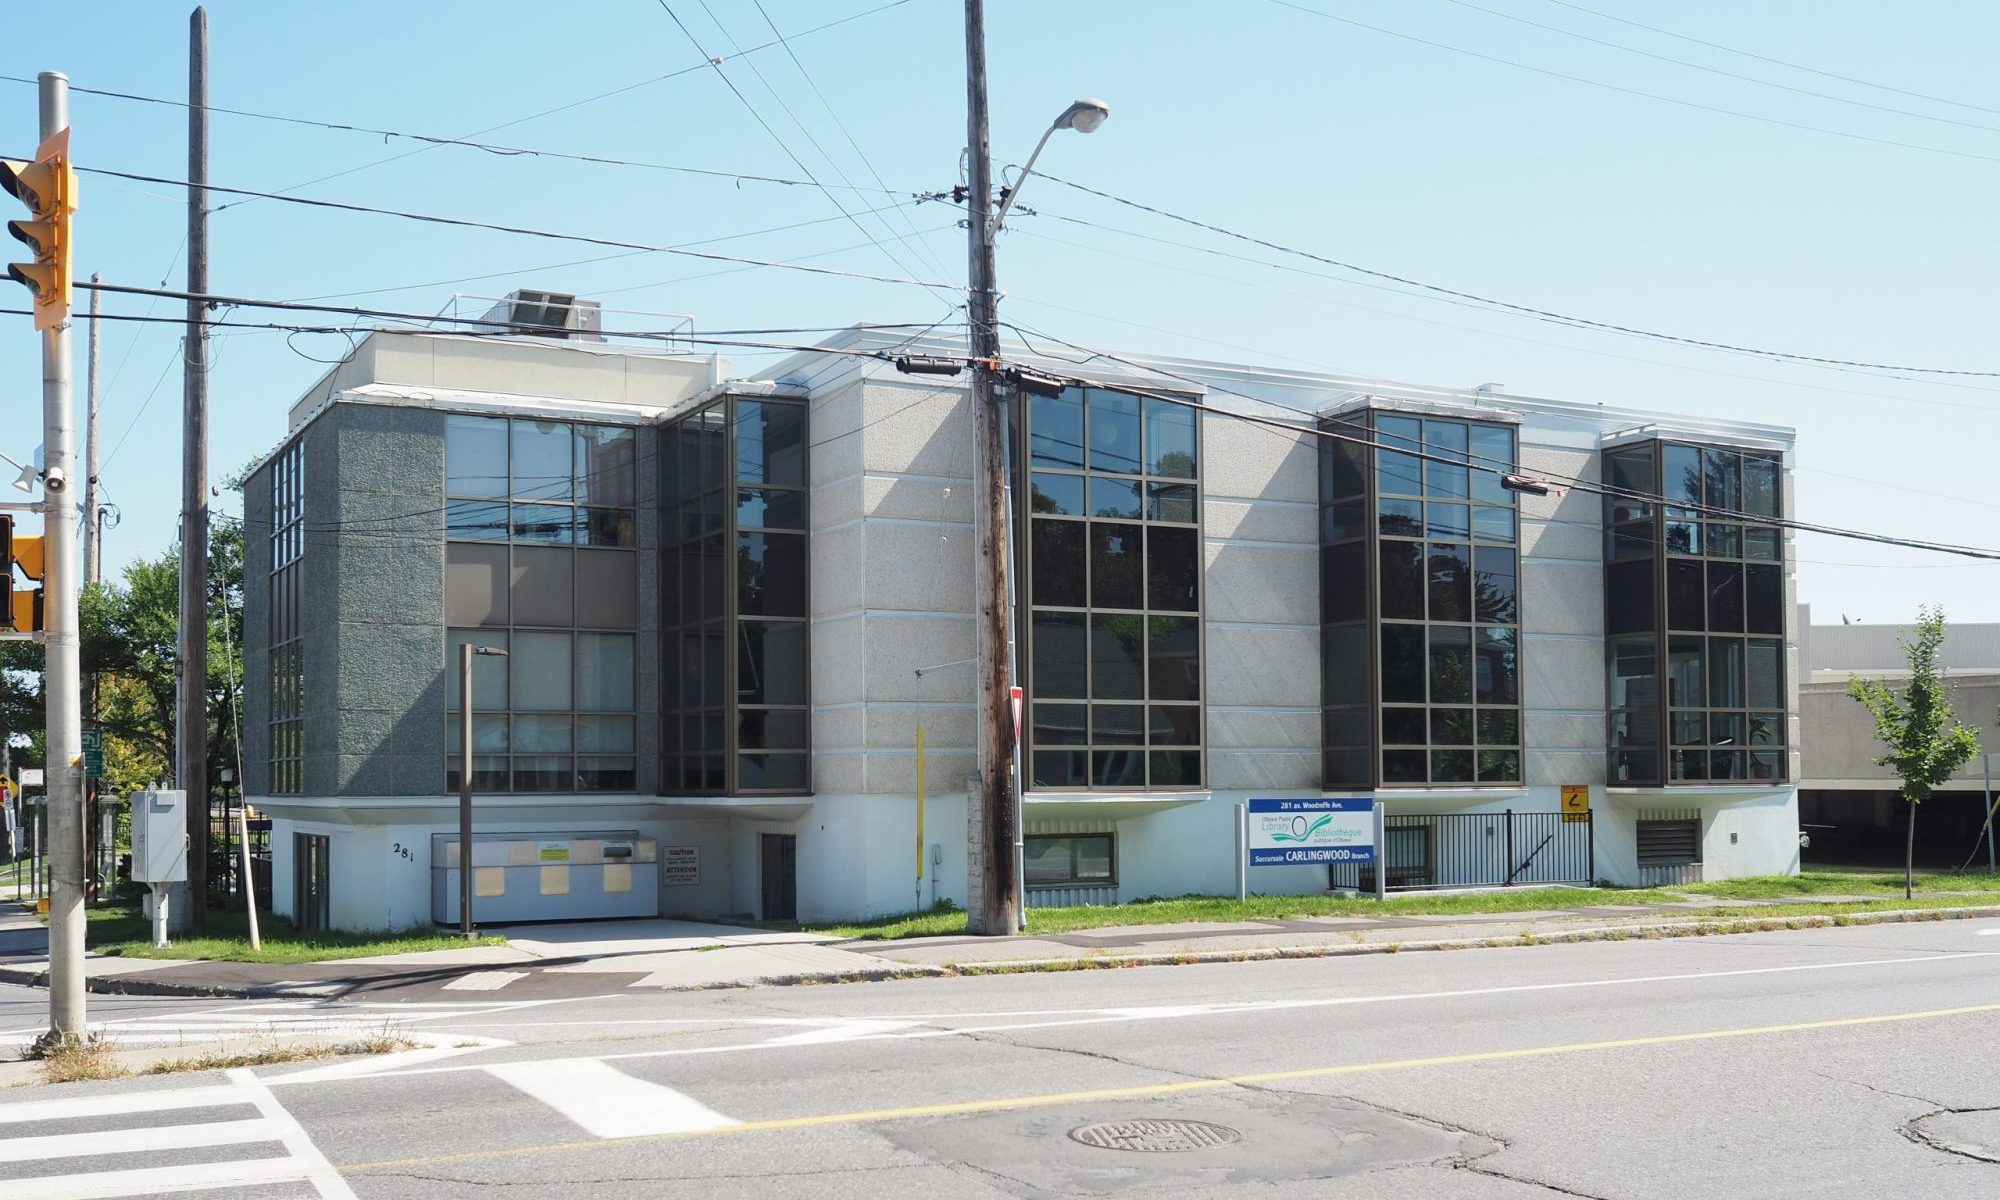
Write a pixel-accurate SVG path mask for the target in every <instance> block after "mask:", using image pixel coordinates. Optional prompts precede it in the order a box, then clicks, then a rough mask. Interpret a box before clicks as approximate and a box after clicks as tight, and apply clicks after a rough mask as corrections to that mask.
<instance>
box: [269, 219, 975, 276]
mask: <svg viewBox="0 0 2000 1200" xmlns="http://www.w3.org/2000/svg"><path fill="white" fill-rule="evenodd" d="M893 207H897V206H895V205H889V206H885V207H884V208H882V209H873V210H870V211H874V212H882V211H886V210H887V208H893ZM838 220H840V218H839V217H837V216H836V217H815V218H813V219H812V220H810V221H798V222H795V223H793V224H790V225H774V226H772V227H770V228H768V229H757V230H752V231H750V232H748V233H732V234H725V235H723V236H721V237H714V238H704V239H702V240H700V241H695V242H682V243H680V245H681V246H683V247H686V246H706V245H712V244H713V243H715V242H725V241H732V240H734V239H737V238H746V237H760V236H762V235H764V234H770V233H784V232H788V231H790V230H793V229H804V228H806V227H808V226H812V225H827V224H831V223H832V222H835V221H838ZM942 228H949V227H948V226H934V227H933V228H931V229H930V230H927V231H924V232H928V233H936V232H937V231H938V230H939V229H942ZM870 244H871V243H867V242H863V243H861V244H860V245H858V246H842V247H840V248H838V249H834V250H823V251H820V252H818V253H815V254H804V255H798V256H796V257H794V258H788V259H785V260H783V261H784V262H786V263H788V264H789V263H793V262H801V261H804V260H806V259H813V258H827V257H830V256H832V255H835V254H844V253H846V252H847V251H850V250H859V249H861V248H862V247H863V246H867V245H870ZM651 253H653V252H652V251H650V250H622V251H620V252H618V253H617V254H597V255H592V256H591V257H589V258H572V259H566V260H564V261H562V262H555V263H542V264H540V265H538V266H532V267H516V268H513V269H512V270H507V271H488V272H486V273H484V274H480V275H460V276H457V277H455V278H452V279H433V280H429V281H426V282H424V283H402V284H397V285H395V286H393V287H381V288H362V289H360V290H358V291H352V292H322V293H320V294H319V295H316V296H300V297H297V299H300V300H346V299H351V298H352V297H355V296H380V295H386V294H388V293H390V292H416V291H422V290H424V289H426V288H435V287H449V286H451V285H453V284H458V283H480V282H483V281H485V280H488V279H512V278H518V277H520V276H523V275H533V274H536V273H538V272H542V271H559V270H562V269H563V268H565V267H584V266H591V265H594V264H596V263H605V262H616V261H618V260H620V259H626V258H640V257H643V256H645V255H647V254H651ZM756 269H757V268H755V267H731V268H729V270H728V271H723V272H708V273H704V274H700V275H682V276H676V277H674V278H673V279H669V280H659V281H656V282H653V283H642V284H633V285H630V286H627V287H616V288H592V289H591V295H592V296H610V295H616V294H618V293H619V292H631V291H641V290H643V289H645V288H650V287H659V286H661V284H664V283H680V282H683V281H685V280H689V279H710V278H713V277H714V276H715V275H717V274H734V273H735V272H737V271H753V270H756Z"/></svg>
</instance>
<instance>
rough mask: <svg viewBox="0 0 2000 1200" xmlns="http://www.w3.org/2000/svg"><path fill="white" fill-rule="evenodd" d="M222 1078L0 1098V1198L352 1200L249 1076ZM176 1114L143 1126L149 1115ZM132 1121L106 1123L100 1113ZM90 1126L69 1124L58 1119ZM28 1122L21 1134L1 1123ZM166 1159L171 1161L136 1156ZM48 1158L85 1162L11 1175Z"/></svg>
mask: <svg viewBox="0 0 2000 1200" xmlns="http://www.w3.org/2000/svg"><path fill="white" fill-rule="evenodd" d="M228 1079H229V1082H228V1083H226V1084H218V1085H211V1086H207V1087H193V1088H169V1089H164V1090H159V1091H143V1092H124V1093H118V1094H113V1095H95V1096H84V1097H72V1098H67V1099H61V1100H25V1101H16V1102H12V1103H0V1196H5V1197H7V1200H111V1198H113V1197H119V1196H150V1195H159V1194H162V1193H173V1192H193V1191H208V1190H212V1189H216V1188H229V1187H250V1186H263V1185H273V1184H282V1183H289V1184H292V1185H294V1186H296V1187H305V1188H310V1189H311V1190H312V1192H313V1193H314V1194H316V1195H318V1196H319V1197H321V1198H322V1200H354V1192H353V1190H352V1189H351V1188H349V1187H348V1186H347V1183H346V1181H345V1180H343V1179H342V1178H341V1177H340V1173H339V1172H338V1171H336V1170H335V1169H334V1167H333V1164H331V1163H329V1162H328V1161H327V1160H326V1156H325V1155H323V1154H321V1153H320V1152H319V1149H318V1148H317V1147H315V1146H314V1145H313V1143H312V1139H311V1138H310V1137H309V1136H308V1135H307V1134H306V1131H305V1129H304V1128H303V1127H302V1126H300V1124H299V1123H298V1121H297V1120H296V1119H294V1118H293V1117H292V1115H291V1114H290V1113H289V1112H286V1111H285V1109H284V1106H282V1105H280V1104H279V1103H278V1101H277V1099H276V1097H274V1096H272V1095H271V1092H270V1090H269V1089H267V1088H266V1087H265V1086H264V1085H263V1084H262V1083H261V1082H259V1081H258V1080H257V1078H256V1076H255V1075H253V1074H252V1073H251V1072H249V1071H245V1070H233V1071H230V1072H229V1073H228ZM219 1108H235V1109H244V1108H248V1109H252V1110H254V1111H255V1112H256V1114H257V1115H256V1116H254V1117H249V1116H234V1117H223V1116H222V1115H221V1114H218V1113H216V1112H215V1111H214V1110H216V1109H219ZM162 1113H169V1114H173V1115H174V1116H177V1117H181V1118H184V1119H183V1120H182V1121H181V1122H180V1123H170V1124H152V1123H146V1122H149V1121H151V1119H152V1117H153V1115H154V1114H162ZM111 1117H136V1118H140V1119H141V1120H140V1122H138V1123H124V1124H121V1125H119V1126H118V1127H114V1128H105V1127H103V1126H104V1122H105V1119H106V1118H111ZM66 1124H68V1125H79V1124H89V1125H90V1126H92V1128H87V1129H75V1128H72V1129H68V1130H65V1129H64V1128H63V1126H64V1125H66ZM27 1125H32V1126H33V1127H34V1132H33V1133H31V1134H28V1135H26V1136H9V1133H10V1132H11V1131H10V1130H8V1128H7V1127H9V1126H27ZM215 1147H241V1148H242V1150H243V1153H241V1154H240V1155H239V1156H235V1157H230V1158H226V1159H221V1160H218V1161H212V1162H192V1163H191V1162H184V1161H182V1162H176V1161H171V1159H172V1158H173V1157H174V1156H175V1155H177V1154H179V1155H183V1156H184V1152H186V1151H190V1150H196V1151H199V1150H207V1149H213V1148H215ZM147 1155H152V1156H154V1157H155V1158H156V1159H157V1158H159V1157H161V1156H165V1157H167V1158H168V1159H169V1160H170V1161H165V1162H158V1161H156V1162H153V1163H151V1164H148V1163H147V1162H145V1161H144V1158H145V1156H147ZM49 1164H60V1165H74V1166H78V1167H84V1168H86V1169H84V1170H81V1171H70V1172H66V1173H61V1174H34V1175H23V1174H19V1173H17V1172H16V1171H14V1170H12V1168H16V1167H21V1168H29V1169H38V1170H46V1169H47V1167H48V1165H49Z"/></svg>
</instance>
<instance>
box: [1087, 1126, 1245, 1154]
mask: <svg viewBox="0 0 2000 1200" xmlns="http://www.w3.org/2000/svg"><path fill="white" fill-rule="evenodd" d="M1069 1136H1070V1139H1071V1140H1072V1141H1078V1142H1082V1143H1083V1144H1084V1145H1086V1146H1095V1147H1097V1148H1098V1149H1099V1150H1164V1151H1174V1150H1213V1149H1215V1148H1216V1147H1217V1146H1232V1145H1235V1144H1236V1143H1237V1142H1240V1141H1242V1140H1243V1135H1242V1134H1240V1133H1238V1132H1236V1131H1235V1130H1234V1129H1231V1128H1229V1126H1227V1125H1211V1124H1209V1123H1208V1122H1207V1121H1105V1122H1103V1123H1102V1124H1098V1125H1085V1126H1082V1127H1081V1128H1078V1129H1072V1130H1070V1131H1069Z"/></svg>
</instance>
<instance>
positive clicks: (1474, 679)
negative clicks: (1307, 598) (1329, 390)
mask: <svg viewBox="0 0 2000 1200" xmlns="http://www.w3.org/2000/svg"><path fill="white" fill-rule="evenodd" d="M1321 429H1322V430H1323V431H1324V432H1326V433H1328V434H1332V435H1334V436H1330V437H1325V438H1322V439H1320V541H1321V550H1320V620H1321V628H1320V635H1321V652H1322V655H1323V658H1322V662H1321V680H1322V701H1323V704H1324V708H1323V712H1322V733H1321V745H1322V754H1323V759H1324V761H1323V779H1324V781H1325V783H1326V786H1329V787H1364V788H1368V787H1394V786H1425V785H1454V786H1458V785H1466V784H1485V783H1490V784H1513V783H1519V782H1520V781H1521V710H1520V703H1521V700H1520V555H1519V551H1518V548H1517V545H1516V541H1517V530H1518V526H1519V519H1518V516H1519V514H1518V511H1517V502H1516V499H1515V495H1514V493H1512V492H1510V491H1508V490H1507V489H1506V488H1504V487H1502V486H1501V484H1500V477H1501V475H1502V474H1504V473H1506V472H1509V471H1512V470H1513V469H1514V465H1515V439H1514V430H1513V428H1512V427H1511V426H1508V425H1501V424H1495V423H1488V422H1479V421H1459V420H1446V419H1439V418H1434V417H1425V416H1413V415H1406V414H1401V413H1394V412H1390V411H1387V410H1368V411H1366V412H1362V413H1357V414H1350V415H1348V416H1345V417H1342V418H1340V419H1337V420H1329V421H1327V422H1324V423H1322V425H1321Z"/></svg>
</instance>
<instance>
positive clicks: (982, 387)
mask: <svg viewBox="0 0 2000 1200" xmlns="http://www.w3.org/2000/svg"><path fill="white" fill-rule="evenodd" d="M965 50H966V105H965V124H966V139H965V140H966V148H967V152H968V162H967V164H966V165H967V171H966V193H967V195H966V209H965V216H966V221H965V228H966V234H967V240H968V242H969V246H968V250H969V258H970V269H969V270H968V271H967V279H966V323H967V326H968V328H967V334H968V340H969V341H970V343H971V349H972V356H971V367H972V388H971V392H972V397H971V398H972V412H973V422H974V424H973V447H974V464H975V465H974V475H975V482H974V485H973V490H974V493H975V494H976V495H977V496H978V500H977V502H976V503H975V506H974V513H975V516H974V526H973V543H974V550H975V555H976V557H977V560H978V588H977V591H978V604H977V608H978V612H979V621H978V623H977V633H976V638H977V643H976V651H975V653H976V655H977V664H978V665H977V667H976V668H975V669H976V672H977V674H976V675H975V676H974V683H973V687H974V688H975V694H976V695H977V696H978V726H977V727H978V730H979V732H978V735H977V736H978V742H977V745H978V748H979V749H978V767H979V786H978V791H979V797H978V802H977V809H978V813H977V819H976V828H977V829H978V831H979V832H978V835H977V836H976V837H975V838H974V839H973V845H974V848H975V849H976V851H977V856H978V858H979V866H978V871H979V876H978V878H977V879H976V880H975V881H973V890H974V891H976V892H977V893H978V896H979V903H978V904H977V905H976V906H975V907H974V911H972V912H971V913H970V914H968V922H967V923H968V925H969V927H970V929H971V931H972V932H973V933H976V934H986V935H992V936H999V935H1005V934H1011V933H1014V932H1015V931H1016V930H1018V929H1019V928H1021V917H1022V912H1021V875H1022V861H1021V860H1022V856H1023V845H1022V839H1021V810H1020V803H1021V801H1020V791H1019V789H1018V788H1017V787H1016V776H1017V775H1018V773H1019V772H1018V769H1017V767H1016V764H1015V761H1014V755H1015V752H1016V750H1017V749H1018V747H1017V745H1016V743H1017V742H1018V740H1019V736H1018V731H1017V729H1016V726H1015V720H1014V715H1013V706H1012V704H1011V703H1010V702H1009V700H1010V698H1011V696H1012V695H1013V692H1014V686H1013V685H1014V680H1015V672H1014V671H1013V669H1012V664H1011V663H1010V662H1009V661H1008V655H1009V647H1010V646H1011V645H1012V644H1013V639H1012V637H1011V632H1012V631H1011V629H1010V626H1011V624H1012V621H1011V614H1010V613H1009V612H1008V611H1007V596H1008V586H1007V540H1008V537H1007V500H1006V485H1005V480H1006V468H1005V464H1004V463H1003V462H1002V461H1001V414H1000V406H999V404H998V402H997V401H996V399H995V397H994V380H995V376H996V375H997V374H998V371H999V364H1000V326H999V318H998V315H997V314H996V313H995V311H994V309H995V307H996V305H997V303H998V300H999V292H998V290H997V285H996V284H995V282H994V270H993V237H994V235H995V234H996V233H998V232H999V230H1000V224H1001V222H1002V221H1004V220H1006V219H1007V210H1008V209H1009V208H1012V207H1013V205H1014V200H1015V198H1016V197H1018V196H1019V195H1020V194H1021V185H1022V184H1024V183H1026V182H1027V179H1028V174H1029V173H1030V172H1031V171H1033V170H1034V169H1035V160H1036V159H1038V158H1040V157H1041V154H1042V148H1043V147H1044V146H1046V145H1048V142H1049V138H1050V137H1052V136H1053V135H1054V134H1055V133H1056V131H1057V130H1061V129H1074V130H1076V131H1077V132H1078V133H1089V132H1091V131H1092V130H1094V129H1096V128H1097V127H1098V126H1099V125H1102V124H1104V119H1105V118H1106V117H1108V116H1110V115H1111V109H1110V106H1108V105H1106V104H1105V103H1104V102H1103V101H1101V100H1078V101H1077V102H1076V103H1074V104H1072V105H1070V106H1069V107H1068V108H1066V109H1064V110H1063V111H1062V113H1061V114H1060V115H1058V116H1057V117H1056V119H1055V120H1054V121H1053V122H1051V123H1050V124H1049V127H1048V129H1046V130H1045V131H1043V133H1042V139H1041V141H1039V142H1036V143H1035V152H1034V153H1033V154H1031V155H1029V156H1028V165H1027V166H1025V167H1023V168H1022V170H1021V177H1020V178H1019V179H1017V180H1015V181H1014V186H1013V187H1012V188H1010V189H1009V190H1008V192H1007V195H1006V197H1005V198H1004V199H1003V200H1002V201H1001V202H1000V207H999V208H998V210H996V211H993V212H992V214H991V215H990V216H989V215H988V208H989V206H990V205H991V204H992V203H993V199H992V197H993V160H992V151H991V148H990V143H989V140H988V135H987V121H986V6H985V3H984V0H967V3H966V6H965Z"/></svg>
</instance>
